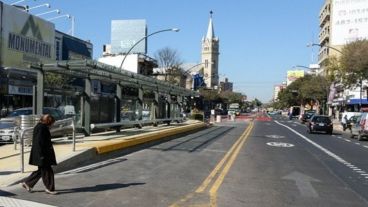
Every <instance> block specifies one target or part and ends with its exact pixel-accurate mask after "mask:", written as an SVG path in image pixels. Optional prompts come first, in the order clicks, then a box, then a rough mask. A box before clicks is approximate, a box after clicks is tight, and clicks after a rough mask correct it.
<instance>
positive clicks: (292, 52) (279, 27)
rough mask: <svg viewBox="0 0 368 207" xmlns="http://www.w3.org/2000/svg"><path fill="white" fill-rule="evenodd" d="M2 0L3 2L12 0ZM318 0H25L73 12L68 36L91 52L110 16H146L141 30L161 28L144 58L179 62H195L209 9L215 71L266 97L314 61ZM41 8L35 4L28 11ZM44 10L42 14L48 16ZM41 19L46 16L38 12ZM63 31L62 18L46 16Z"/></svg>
mask: <svg viewBox="0 0 368 207" xmlns="http://www.w3.org/2000/svg"><path fill="white" fill-rule="evenodd" d="M15 1H16V0H14V1H10V0H4V2H6V3H10V2H15ZM323 2H324V0H297V1H296V0H281V1H275V0H254V1H250V0H227V1H221V0H181V1H177V0H141V1H137V0H105V1H97V0H78V1H75V0H37V1H33V0H27V1H25V2H24V4H26V3H27V4H28V5H37V4H43V3H50V4H51V7H52V8H51V9H60V10H62V12H63V14H71V15H73V16H75V21H76V24H75V35H76V36H77V37H80V38H82V39H85V40H91V41H92V43H93V44H94V57H95V58H98V57H99V56H100V55H101V53H102V45H103V44H106V43H109V42H110V27H111V20H114V19H146V21H147V26H148V33H151V32H155V31H157V30H161V29H167V28H174V27H177V28H180V32H178V33H174V32H173V33H171V32H165V33H161V34H157V35H155V36H152V37H150V38H149V39H148V55H150V56H153V54H154V53H155V52H156V51H157V50H159V49H161V48H164V47H170V48H173V49H176V50H177V51H179V53H180V56H181V58H182V59H183V60H184V62H188V63H199V62H200V61H201V60H200V58H201V56H200V52H201V39H202V37H203V36H204V35H205V34H206V31H207V26H208V20H209V11H210V10H213V12H214V14H213V21H214V28H215V34H216V36H217V37H219V39H220V53H221V54H220V60H219V73H220V74H221V77H224V76H226V77H228V78H229V79H230V81H232V82H233V83H234V90H235V91H238V92H242V93H243V94H246V95H248V98H249V99H254V98H258V99H260V100H261V101H263V102H267V101H269V100H271V98H272V94H273V86H274V85H275V84H279V83H281V82H283V81H285V80H286V71H287V70H290V69H291V68H292V66H294V65H309V64H311V63H314V62H315V61H316V56H317V54H318V48H307V47H306V45H307V43H309V42H312V41H314V42H317V41H318V32H319V30H318V14H319V10H320V8H321V6H322V4H323ZM44 11H47V10H45V9H42V8H40V9H37V11H36V10H34V11H33V12H32V13H40V12H44ZM53 16H55V14H51V15H50V16H49V17H53ZM45 17H46V16H45ZM53 22H54V23H55V25H56V28H57V29H58V30H60V31H63V32H68V31H70V28H71V24H70V21H68V20H67V19H57V20H54V21H53Z"/></svg>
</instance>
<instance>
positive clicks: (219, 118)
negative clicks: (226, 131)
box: [216, 115, 222, 123]
mask: <svg viewBox="0 0 368 207" xmlns="http://www.w3.org/2000/svg"><path fill="white" fill-rule="evenodd" d="M221 118H222V117H221V115H217V116H216V122H217V123H220V122H221Z"/></svg>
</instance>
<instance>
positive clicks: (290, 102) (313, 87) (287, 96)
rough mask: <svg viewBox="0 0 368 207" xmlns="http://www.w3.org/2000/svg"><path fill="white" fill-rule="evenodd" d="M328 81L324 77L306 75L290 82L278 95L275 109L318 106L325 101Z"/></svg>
mask: <svg viewBox="0 0 368 207" xmlns="http://www.w3.org/2000/svg"><path fill="white" fill-rule="evenodd" d="M329 86H330V81H329V80H328V79H327V78H326V77H324V76H311V75H306V76H304V77H302V78H299V79H297V80H296V81H294V82H292V83H291V84H290V85H289V86H288V87H286V88H285V89H284V90H282V91H281V92H280V93H279V101H278V102H277V103H276V104H275V106H277V108H287V107H290V106H299V105H300V106H304V105H306V104H309V105H310V106H313V105H315V104H317V105H320V103H322V102H323V101H324V100H326V99H327V95H328V92H329Z"/></svg>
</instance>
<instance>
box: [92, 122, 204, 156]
mask: <svg viewBox="0 0 368 207" xmlns="http://www.w3.org/2000/svg"><path fill="white" fill-rule="evenodd" d="M204 127H207V125H206V124H204V123H197V124H191V125H188V126H182V127H177V128H173V129H168V130H165V131H158V132H149V133H146V134H144V135H135V136H132V137H131V138H129V139H126V140H120V141H115V142H114V143H106V144H99V145H97V146H96V147H95V149H96V153H97V154H105V153H109V152H113V151H116V150H120V149H124V148H128V147H132V146H136V145H139V144H143V143H146V142H150V141H155V140H159V139H163V138H167V137H170V136H173V135H178V134H182V133H186V132H190V131H193V130H197V129H201V128H204Z"/></svg>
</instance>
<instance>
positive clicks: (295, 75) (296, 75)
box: [286, 70, 304, 85]
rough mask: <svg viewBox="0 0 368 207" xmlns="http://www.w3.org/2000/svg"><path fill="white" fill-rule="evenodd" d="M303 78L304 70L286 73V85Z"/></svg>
mask: <svg viewBox="0 0 368 207" xmlns="http://www.w3.org/2000/svg"><path fill="white" fill-rule="evenodd" d="M301 77H304V70H289V71H288V72H287V80H286V85H290V84H291V83H292V82H294V81H295V80H296V79H298V78H301Z"/></svg>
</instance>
